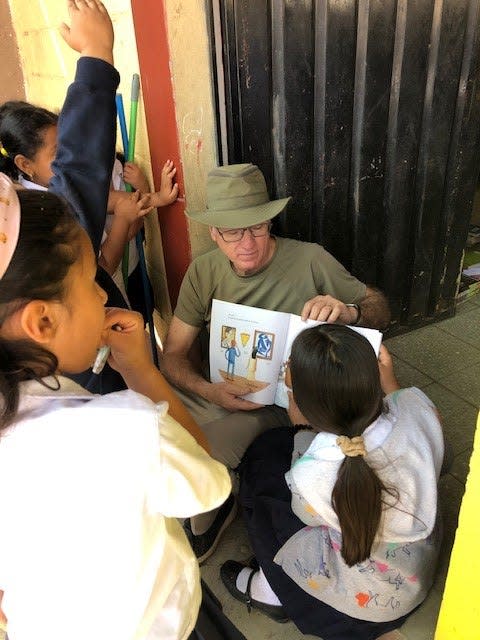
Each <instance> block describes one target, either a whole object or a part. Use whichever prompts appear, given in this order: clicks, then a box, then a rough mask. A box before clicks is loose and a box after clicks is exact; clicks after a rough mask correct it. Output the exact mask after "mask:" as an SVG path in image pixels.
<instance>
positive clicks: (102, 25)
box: [60, 0, 113, 64]
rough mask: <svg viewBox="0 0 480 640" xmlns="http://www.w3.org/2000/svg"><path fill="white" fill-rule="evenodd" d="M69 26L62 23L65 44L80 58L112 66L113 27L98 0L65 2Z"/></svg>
mask: <svg viewBox="0 0 480 640" xmlns="http://www.w3.org/2000/svg"><path fill="white" fill-rule="evenodd" d="M67 7H68V13H69V15H70V22H71V24H70V26H68V25H66V24H65V23H62V25H61V26H60V33H61V35H62V37H63V39H64V40H65V42H66V43H67V44H68V45H69V47H71V48H72V49H74V50H75V51H78V52H79V53H80V54H81V55H82V56H91V57H92V58H100V59H101V60H105V62H108V63H110V64H113V27H112V21H111V20H110V16H109V15H108V12H107V10H106V9H105V7H104V6H103V4H102V3H101V2H99V0H67Z"/></svg>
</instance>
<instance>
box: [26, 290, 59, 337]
mask: <svg viewBox="0 0 480 640" xmlns="http://www.w3.org/2000/svg"><path fill="white" fill-rule="evenodd" d="M57 312H58V305H56V304H55V303H54V302H47V301H45V300H31V301H30V302H28V303H27V304H26V305H25V306H24V307H23V309H22V311H21V315H20V326H21V328H22V330H23V332H24V334H25V335H26V336H27V337H28V338H30V340H33V341H34V342H38V343H39V344H48V343H49V342H51V341H52V340H53V339H54V338H55V336H56V333H57V326H58V318H57Z"/></svg>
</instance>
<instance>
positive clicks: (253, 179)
mask: <svg viewBox="0 0 480 640" xmlns="http://www.w3.org/2000/svg"><path fill="white" fill-rule="evenodd" d="M289 200H290V198H281V199H280V200H270V198H269V197H268V191H267V185H266V184H265V178H264V177H263V174H262V172H261V171H260V169H259V168H258V167H257V166H256V165H254V164H230V165H226V166H224V167H217V168H216V169H213V170H212V171H210V173H209V174H208V178H207V209H206V211H196V212H193V211H188V210H187V211H186V214H187V216H188V217H189V218H191V219H192V220H195V221H196V222H201V223H202V224H208V225H210V226H211V227H225V228H228V229H240V228H242V227H250V226H252V225H254V224H260V223H261V222H265V221H266V220H270V219H271V218H274V217H275V216H276V215H278V214H279V213H280V212H281V211H283V209H285V207H286V206H287V203H288V201H289Z"/></svg>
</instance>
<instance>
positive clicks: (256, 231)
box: [217, 221, 272, 242]
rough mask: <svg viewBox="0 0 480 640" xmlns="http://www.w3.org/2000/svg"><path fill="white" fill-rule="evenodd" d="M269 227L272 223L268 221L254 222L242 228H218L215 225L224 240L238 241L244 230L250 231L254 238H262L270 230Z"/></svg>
mask: <svg viewBox="0 0 480 640" xmlns="http://www.w3.org/2000/svg"><path fill="white" fill-rule="evenodd" d="M271 227H272V223H271V222H270V221H268V222H262V223H261V224H254V225H252V226H251V227H244V228H243V229H219V228H218V227H217V231H218V233H219V234H220V235H221V237H222V240H223V241H224V242H239V241H240V240H241V239H242V238H243V235H244V233H245V231H250V233H251V234H252V236H253V237H254V238H262V237H263V236H266V235H267V234H268V233H269V232H270V229H271Z"/></svg>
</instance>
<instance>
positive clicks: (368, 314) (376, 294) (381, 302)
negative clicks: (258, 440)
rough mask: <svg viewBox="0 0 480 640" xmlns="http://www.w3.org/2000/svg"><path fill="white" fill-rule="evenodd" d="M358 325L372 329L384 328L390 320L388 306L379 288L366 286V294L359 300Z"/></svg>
mask: <svg viewBox="0 0 480 640" xmlns="http://www.w3.org/2000/svg"><path fill="white" fill-rule="evenodd" d="M359 306H360V319H359V323H358V324H359V325H360V326H362V327H371V328H372V329H380V330H383V329H386V327H387V326H388V323H389V322H390V307H389V305H388V301H387V299H386V297H385V296H384V295H383V293H382V292H381V291H379V289H374V288H372V287H367V293H366V296H365V297H364V298H363V300H362V301H361V302H360V305H359Z"/></svg>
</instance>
